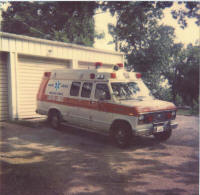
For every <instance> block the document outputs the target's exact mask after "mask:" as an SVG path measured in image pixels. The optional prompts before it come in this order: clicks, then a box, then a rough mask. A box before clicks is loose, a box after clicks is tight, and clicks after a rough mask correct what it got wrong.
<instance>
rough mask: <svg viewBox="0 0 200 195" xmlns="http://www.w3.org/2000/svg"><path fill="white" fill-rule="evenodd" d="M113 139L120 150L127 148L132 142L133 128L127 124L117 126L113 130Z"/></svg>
mask: <svg viewBox="0 0 200 195" xmlns="http://www.w3.org/2000/svg"><path fill="white" fill-rule="evenodd" d="M112 139H113V141H114V142H115V144H116V145H117V146H118V147H120V148H126V147H128V146H129V145H130V142H131V140H132V132H131V128H130V126H129V125H128V124H126V123H118V124H115V125H114V127H113V130H112Z"/></svg>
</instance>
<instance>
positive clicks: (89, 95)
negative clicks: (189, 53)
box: [36, 62, 178, 148]
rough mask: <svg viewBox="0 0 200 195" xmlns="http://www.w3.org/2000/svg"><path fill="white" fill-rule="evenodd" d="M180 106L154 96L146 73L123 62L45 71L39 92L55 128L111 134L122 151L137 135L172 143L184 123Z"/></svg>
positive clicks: (39, 105)
mask: <svg viewBox="0 0 200 195" xmlns="http://www.w3.org/2000/svg"><path fill="white" fill-rule="evenodd" d="M176 110H177V109H176V106H175V105H174V104H173V103H170V102H166V101H161V100H158V99H156V98H154V96H153V95H152V94H151V92H150V90H149V89H148V88H147V87H146V85H145V84H144V82H143V81H142V79H141V74H140V73H137V72H128V71H126V70H125V68H124V67H123V64H117V65H115V66H114V67H113V69H112V68H111V69H105V68H103V66H102V63H99V62H98V63H96V69H76V70H73V69H64V70H63V69H62V70H61V69H59V70H52V71H51V72H45V73H44V76H43V79H42V82H41V84H40V87H39V90H38V93H37V110H36V112H37V113H38V114H41V115H47V116H48V120H49V122H50V124H51V125H52V127H53V128H56V129H57V128H60V125H61V124H62V123H67V124H68V125H69V126H73V127H74V126H75V127H78V128H80V129H84V130H89V131H95V132H98V133H102V134H105V135H109V136H110V137H111V138H112V140H113V141H114V142H115V143H116V144H117V145H118V146H119V147H121V148H125V147H127V146H129V145H130V143H131V141H132V140H133V139H132V138H133V137H137V136H138V135H153V136H154V137H155V139H157V140H159V141H165V140H167V139H168V138H169V137H170V136H171V134H172V129H174V128H176V127H177V126H178V124H177V123H176V121H175V118H176Z"/></svg>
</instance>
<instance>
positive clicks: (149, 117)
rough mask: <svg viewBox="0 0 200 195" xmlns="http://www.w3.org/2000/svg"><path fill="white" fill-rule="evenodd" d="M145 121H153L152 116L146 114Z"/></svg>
mask: <svg viewBox="0 0 200 195" xmlns="http://www.w3.org/2000/svg"><path fill="white" fill-rule="evenodd" d="M147 121H148V122H149V123H151V122H152V121H153V116H151V115H150V116H148V117H147Z"/></svg>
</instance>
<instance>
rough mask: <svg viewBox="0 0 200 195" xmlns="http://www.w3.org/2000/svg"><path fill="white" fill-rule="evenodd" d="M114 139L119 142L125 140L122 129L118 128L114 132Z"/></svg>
mask: <svg viewBox="0 0 200 195" xmlns="http://www.w3.org/2000/svg"><path fill="white" fill-rule="evenodd" d="M116 139H117V142H118V143H119V144H123V143H124V141H125V133H124V131H123V130H119V131H117V133H116Z"/></svg>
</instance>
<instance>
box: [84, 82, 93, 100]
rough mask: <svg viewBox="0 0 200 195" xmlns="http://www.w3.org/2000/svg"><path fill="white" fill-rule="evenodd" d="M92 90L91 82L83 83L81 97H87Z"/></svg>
mask: <svg viewBox="0 0 200 195" xmlns="http://www.w3.org/2000/svg"><path fill="white" fill-rule="evenodd" d="M91 92H92V83H83V87H82V91H81V97H85V98H89V97H90V95H91Z"/></svg>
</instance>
